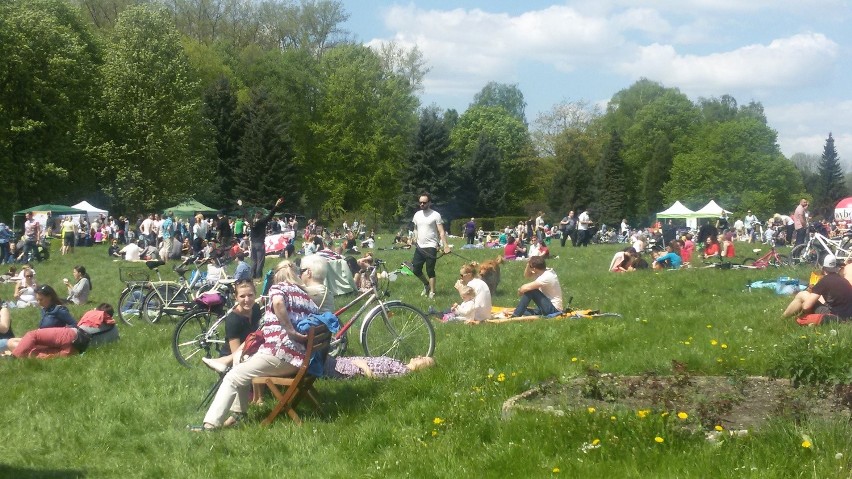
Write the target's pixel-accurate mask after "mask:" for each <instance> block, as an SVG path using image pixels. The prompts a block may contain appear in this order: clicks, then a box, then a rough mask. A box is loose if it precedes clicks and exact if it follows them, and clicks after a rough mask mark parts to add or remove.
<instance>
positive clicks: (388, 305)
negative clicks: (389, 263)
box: [172, 260, 435, 367]
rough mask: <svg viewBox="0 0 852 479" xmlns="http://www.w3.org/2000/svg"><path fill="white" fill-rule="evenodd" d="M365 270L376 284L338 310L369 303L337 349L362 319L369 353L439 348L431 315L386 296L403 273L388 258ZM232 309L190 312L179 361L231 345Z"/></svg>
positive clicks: (178, 346) (178, 344)
mask: <svg viewBox="0 0 852 479" xmlns="http://www.w3.org/2000/svg"><path fill="white" fill-rule="evenodd" d="M365 274H366V275H368V277H369V278H370V283H371V286H370V288H369V289H367V290H366V291H364V292H362V293H361V294H359V295H358V296H357V297H356V298H355V299H353V300H352V301H350V302H349V303H348V304H346V305H345V306H343V307H342V308H340V309H338V310H337V311H335V313H334V314H335V315H336V316H338V317H341V315H343V314H345V313H346V312H347V311H349V310H351V309H352V308H353V307H354V306H355V305H358V304H360V303H363V304H361V306H360V307H359V308H358V310H357V311H356V312H355V314H354V315H352V317H351V318H349V320H347V321H346V322H345V323H343V324H342V326H341V328H340V330H339V331H338V332H337V334H335V337H334V339H333V341H332V343H331V354H333V355H341V354H343V353H344V352H345V351H346V348H347V347H348V344H349V340H348V332H349V330H350V329H351V328H352V326H353V325H354V324H355V323H356V322H358V320H359V319H360V320H361V326H360V333H359V338H360V341H361V347H362V348H363V349H364V354H365V355H366V356H388V357H392V358H395V359H398V360H400V361H402V362H407V361H409V360H410V359H411V358H413V357H416V356H431V355H432V354H433V353H434V352H435V330H434V329H433V327H432V323H431V321H430V320H429V318H428V317H427V316H426V314H424V313H423V312H422V311H420V310H419V309H417V308H416V307H414V306H411V305H409V304H406V303H403V302H402V301H399V300H385V299H384V298H385V297H387V296H389V288H388V287H389V283H390V282H391V281H393V280H395V279H396V276H397V274H398V272H397V271H393V272H388V271H387V270H386V269H385V263H384V261H381V260H376V261H375V265H374V266H371V267H370V268H369V269H368V270H367V271H366V272H365ZM262 299H263V300H265V299H266V298H265V297H263V298H262ZM228 313H230V309H229V310H228V311H226V312H225V313H224V314H221V315H220V314H217V313H216V312H215V311H213V310H206V311H205V310H195V311H192V312H191V313H190V314H187V315H186V316H185V317H184V319H183V320H181V322H180V323H179V324H178V325H177V327H176V328H175V333H174V336H173V338H172V352H173V353H174V355H175V358H177V360H178V362H180V363H181V364H182V365H184V366H186V367H191V366H194V365H196V364H199V363H200V362H201V358H204V357H218V356H219V353H220V351H221V350H222V347H223V346H224V344H225V317H226V316H227V315H228Z"/></svg>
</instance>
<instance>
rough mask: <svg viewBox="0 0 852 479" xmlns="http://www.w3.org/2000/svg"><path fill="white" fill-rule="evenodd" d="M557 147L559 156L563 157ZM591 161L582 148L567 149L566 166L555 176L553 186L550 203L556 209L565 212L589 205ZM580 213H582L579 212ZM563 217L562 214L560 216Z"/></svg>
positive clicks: (561, 212)
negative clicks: (588, 160) (587, 158)
mask: <svg viewBox="0 0 852 479" xmlns="http://www.w3.org/2000/svg"><path fill="white" fill-rule="evenodd" d="M559 150H560V147H557V157H561V156H562V155H561V153H560V151H559ZM589 179H590V178H589V163H588V162H587V161H586V157H585V156H584V155H583V152H582V151H581V150H580V148H577V147H571V148H570V150H568V151H567V153H566V157H565V163H564V167H563V168H562V169H560V170H559V172H557V174H556V175H555V176H554V178H553V186H552V188H551V191H552V192H553V194H552V195H550V198H551V201H550V203H549V204H548V206H550V207H551V208H552V209H553V210H554V211H558V212H559V213H560V214H563V215H564V214H565V213H567V212H568V210H572V209H573V210H576V209H578V208H581V207H586V206H589V204H590V200H591V191H590V189H591V188H590V184H589V183H590V182H589ZM577 214H578V215H579V214H580V213H579V212H577ZM560 218H561V216H560Z"/></svg>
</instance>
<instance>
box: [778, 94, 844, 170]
mask: <svg viewBox="0 0 852 479" xmlns="http://www.w3.org/2000/svg"><path fill="white" fill-rule="evenodd" d="M765 113H766V119H767V121H768V122H769V125H770V126H772V127H773V128H775V129H776V130H777V131H778V143H779V145H780V146H781V151H782V152H784V154H785V155H787V156H788V157H789V156H791V155H793V154H794V153H808V154H812V155H821V154H822V150H823V147H824V146H825V140H826V138H828V134H829V133H832V136H833V137H834V146H835V148H836V149H837V153H838V155H839V156H840V159H841V160H842V161H843V163H844V164H847V165H849V164H852V100H846V101H837V102H828V101H820V102H800V103H794V104H787V105H775V106H767V107H766V108H765Z"/></svg>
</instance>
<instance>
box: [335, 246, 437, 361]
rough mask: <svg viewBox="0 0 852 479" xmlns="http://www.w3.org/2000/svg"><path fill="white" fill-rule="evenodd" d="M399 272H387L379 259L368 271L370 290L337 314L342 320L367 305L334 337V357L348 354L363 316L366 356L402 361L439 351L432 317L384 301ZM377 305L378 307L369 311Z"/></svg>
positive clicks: (399, 303)
mask: <svg viewBox="0 0 852 479" xmlns="http://www.w3.org/2000/svg"><path fill="white" fill-rule="evenodd" d="M380 269H381V270H382V271H381V272H380V271H379V270H380ZM399 273H400V270H397V271H392V272H387V271H386V270H385V262H384V261H382V260H378V259H377V260H375V264H374V265H373V266H371V267H369V268H368V269H367V271H366V273H365V274H366V275H367V276H368V277H369V278H370V283H371V284H370V288H369V289H367V290H366V291H364V292H362V293H361V294H360V295H358V296H357V297H356V298H355V299H353V300H352V301H350V302H349V303H348V304H346V305H345V306H343V307H342V308H339V309H338V310H337V311H335V312H334V314H335V316H338V317H340V315H341V314H343V313H345V312H346V311H348V310H350V309H352V308H353V307H354V306H355V305H357V304H359V303H361V302H363V303H364V304H362V305H361V307H360V308H358V310H357V311H356V312H355V314H354V315H352V317H351V318H350V319H349V320H348V321H346V322H345V323H343V324H342V326H341V328H340V330H339V331H338V332H337V333H336V334H335V335H334V338H333V340H332V342H331V349H330V354H331V355H332V356H339V355H341V354H343V353H344V352H345V351H346V348H347V346H348V343H349V341H348V338H347V333H348V331H349V329H350V328H351V327H352V325H353V324H355V323H356V322H357V321H358V320H359V319H361V318H362V317H363V320H362V322H361V329H360V333H359V338H360V341H361V347H362V348H364V354H365V355H366V356H388V357H392V358H394V359H397V360H399V361H402V362H408V361H409V360H410V359H412V358H414V357H416V356H432V354H433V353H434V352H435V330H434V328H433V327H432V322H431V321H430V320H429V317H428V316H426V314H425V313H423V312H422V311H420V310H419V309H417V308H416V307H414V306H412V305H410V304H406V303H403V302H402V301H399V300H390V301H385V300H383V299H382V298H383V297H385V296H389V295H390V291H389V283H390V282H391V281H395V280H396V277H397V275H398V274H399ZM373 304H375V306H373V307H372V308H371V309H369V310H368V308H370V306H372V305H373ZM365 311H366V313H365Z"/></svg>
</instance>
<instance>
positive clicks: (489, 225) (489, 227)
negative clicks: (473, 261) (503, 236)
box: [448, 216, 529, 236]
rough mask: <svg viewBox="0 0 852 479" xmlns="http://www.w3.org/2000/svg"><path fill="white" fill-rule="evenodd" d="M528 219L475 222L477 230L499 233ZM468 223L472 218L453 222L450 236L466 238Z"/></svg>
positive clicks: (515, 217) (499, 217)
mask: <svg viewBox="0 0 852 479" xmlns="http://www.w3.org/2000/svg"><path fill="white" fill-rule="evenodd" d="M528 219H529V218H528V217H525V216H496V217H494V218H474V219H473V221H474V222H475V223H476V229H479V228H482V229H483V230H484V231H499V230H502V229H503V228H505V227H506V226H507V225H509V226H511V227H513V228H514V227H515V226H517V225H518V221H526V220H528ZM468 221H470V218H460V219H455V220H452V221H451V222H450V230H449V231H448V234H451V235H456V236H464V225H465V223H467V222H468Z"/></svg>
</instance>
